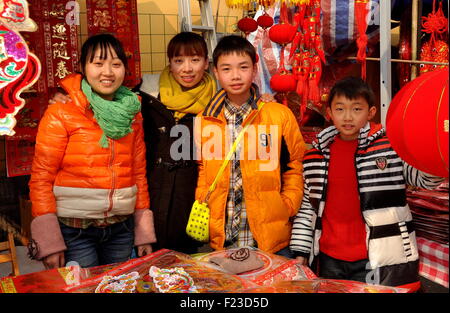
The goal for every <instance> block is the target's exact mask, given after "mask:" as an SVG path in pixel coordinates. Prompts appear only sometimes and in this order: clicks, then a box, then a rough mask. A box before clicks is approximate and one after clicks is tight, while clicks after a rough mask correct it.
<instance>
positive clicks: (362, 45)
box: [355, 0, 368, 80]
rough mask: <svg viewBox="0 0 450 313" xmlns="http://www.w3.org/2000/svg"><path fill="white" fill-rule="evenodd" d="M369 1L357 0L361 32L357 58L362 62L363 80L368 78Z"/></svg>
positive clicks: (357, 20) (356, 7) (357, 18)
mask: <svg viewBox="0 0 450 313" xmlns="http://www.w3.org/2000/svg"><path fill="white" fill-rule="evenodd" d="M367 3H368V1H367V0H356V1H355V17H356V24H357V26H358V33H359V37H358V39H357V40H356V45H357V46H358V53H357V55H356V60H357V61H358V62H359V63H361V78H362V79H363V80H366V48H367V35H366V30H367V22H366V17H367V13H368V9H367Z"/></svg>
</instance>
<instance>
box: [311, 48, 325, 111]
mask: <svg viewBox="0 0 450 313" xmlns="http://www.w3.org/2000/svg"><path fill="white" fill-rule="evenodd" d="M321 76H322V63H321V61H320V58H319V56H318V55H317V54H316V55H315V56H313V58H312V64H311V72H310V74H309V81H308V82H309V94H308V99H309V100H311V101H312V102H313V103H317V102H319V101H320V93H319V82H320V77H321Z"/></svg>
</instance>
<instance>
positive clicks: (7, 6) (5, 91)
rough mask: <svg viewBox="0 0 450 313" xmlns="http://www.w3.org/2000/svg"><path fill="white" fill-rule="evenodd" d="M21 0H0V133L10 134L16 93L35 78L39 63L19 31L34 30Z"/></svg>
mask: <svg viewBox="0 0 450 313" xmlns="http://www.w3.org/2000/svg"><path fill="white" fill-rule="evenodd" d="M36 29H37V27H36V24H35V23H34V22H33V21H32V20H31V19H30V18H29V11H28V3H27V1H25V0H0V135H9V136H12V135H14V133H15V132H14V130H13V128H14V126H15V125H16V119H15V118H14V116H15V115H16V114H17V113H18V112H19V110H20V109H21V108H22V107H23V106H24V105H25V100H24V99H22V98H20V94H21V93H22V91H24V90H25V89H27V88H29V87H30V86H32V85H33V84H34V83H35V82H36V81H37V79H38V77H39V75H40V71H41V65H40V63H39V60H38V58H37V57H36V56H35V55H34V54H32V53H30V51H29V49H28V46H27V44H26V42H25V40H24V39H23V38H22V36H21V35H20V33H19V32H21V31H28V32H34V31H36Z"/></svg>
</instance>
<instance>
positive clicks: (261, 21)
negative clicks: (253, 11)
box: [256, 13, 273, 29]
mask: <svg viewBox="0 0 450 313" xmlns="http://www.w3.org/2000/svg"><path fill="white" fill-rule="evenodd" d="M256 22H257V23H258V25H259V26H261V27H262V28H264V29H267V28H269V27H271V26H272V25H273V18H272V17H271V16H270V15H269V14H267V13H264V14H263V15H261V16H260V17H258V19H257V20H256Z"/></svg>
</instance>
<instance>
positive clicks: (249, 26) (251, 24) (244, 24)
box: [237, 17, 258, 36]
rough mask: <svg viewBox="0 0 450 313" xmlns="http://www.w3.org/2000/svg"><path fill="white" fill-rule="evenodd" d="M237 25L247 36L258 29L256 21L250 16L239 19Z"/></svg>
mask: <svg viewBox="0 0 450 313" xmlns="http://www.w3.org/2000/svg"><path fill="white" fill-rule="evenodd" d="M237 27H238V28H239V30H240V31H241V32H243V33H244V34H245V35H246V36H247V35H248V34H250V33H252V32H254V31H255V30H257V29H258V23H256V21H255V20H254V19H252V18H251V17H244V18H241V19H240V20H239V22H238V24H237Z"/></svg>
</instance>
